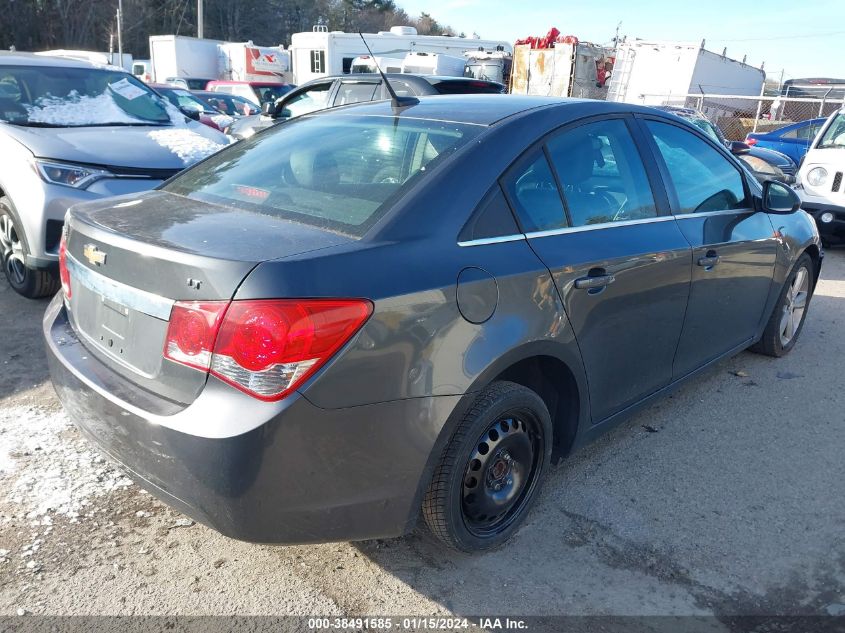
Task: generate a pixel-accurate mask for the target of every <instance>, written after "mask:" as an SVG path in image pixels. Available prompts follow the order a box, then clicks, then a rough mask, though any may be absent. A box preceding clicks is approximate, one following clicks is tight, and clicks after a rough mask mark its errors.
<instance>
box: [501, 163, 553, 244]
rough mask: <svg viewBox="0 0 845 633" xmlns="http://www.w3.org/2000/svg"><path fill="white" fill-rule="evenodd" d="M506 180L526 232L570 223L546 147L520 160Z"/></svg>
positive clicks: (510, 196)
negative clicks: (545, 150)
mask: <svg viewBox="0 0 845 633" xmlns="http://www.w3.org/2000/svg"><path fill="white" fill-rule="evenodd" d="M502 184H503V186H504V189H505V192H506V193H507V196H508V199H509V200H510V203H511V206H512V207H513V209H514V212H515V213H516V215H517V217H519V221H520V223H521V224H522V228H523V230H524V231H525V232H526V233H531V232H535V231H550V230H555V229H560V228H564V227H567V226H569V222H568V220H567V218H566V211H565V210H564V208H563V201H562V200H561V197H560V190H559V189H558V186H557V181H556V180H555V177H554V174H552V170H551V167H550V166H549V161H548V160H546V155H545V153H544V152H543V151H542V150H539V149H538V150H535V151H534V153H532V154H531V156H530V157H529V158H527V159H525V160H524V161H522V162H521V163H518V164H517V165H516V166H515V167H514V168H513V169H512V170H511V171H510V172H509V173H508V174H507V175H506V176H505V178H504V181H503V183H502Z"/></svg>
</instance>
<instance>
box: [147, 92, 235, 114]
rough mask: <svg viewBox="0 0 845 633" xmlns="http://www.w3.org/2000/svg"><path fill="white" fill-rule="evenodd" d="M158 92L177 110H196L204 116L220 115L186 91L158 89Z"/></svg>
mask: <svg viewBox="0 0 845 633" xmlns="http://www.w3.org/2000/svg"><path fill="white" fill-rule="evenodd" d="M158 92H159V93H160V94H161V96H162V97H164V98H165V99H167V100H168V101H169V102H170V103H172V104H173V105H175V106H176V107H177V108H185V109H186V110H196V111H197V112H204V113H205V114H220V112H218V111H217V110H214V109H213V108H212V107H211V106H209V105H208V104H207V103H205V102H203V101H202V100H200V99H198V98H197V97H195V96H194V95H192V94H191V93H190V92H188V91H187V90H182V89H181V88H159V89H158Z"/></svg>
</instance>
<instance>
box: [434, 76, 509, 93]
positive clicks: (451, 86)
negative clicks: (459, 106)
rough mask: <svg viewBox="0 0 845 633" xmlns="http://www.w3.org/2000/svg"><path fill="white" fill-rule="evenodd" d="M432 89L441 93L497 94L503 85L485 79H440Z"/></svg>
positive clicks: (502, 89)
mask: <svg viewBox="0 0 845 633" xmlns="http://www.w3.org/2000/svg"><path fill="white" fill-rule="evenodd" d="M434 89H435V90H436V91H437V92H439V93H440V94H442V95H462V94H488V95H490V94H499V93H501V92H503V91H504V89H505V87H504V86H503V85H501V84H496V83H488V82H486V81H473V80H472V79H469V80H466V81H460V80H458V81H440V82H437V83H436V84H434Z"/></svg>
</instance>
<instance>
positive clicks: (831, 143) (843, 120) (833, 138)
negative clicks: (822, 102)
mask: <svg viewBox="0 0 845 633" xmlns="http://www.w3.org/2000/svg"><path fill="white" fill-rule="evenodd" d="M816 147H817V148H818V149H825V148H828V147H845V111H842V110H840V111H839V112H838V113H837V114H836V115H835V116H834V117H833V121H831V122H830V125H828V126H827V129H826V130H825V131H824V134H823V135H822V137H821V138H820V139H819V144H818V145H817V146H816Z"/></svg>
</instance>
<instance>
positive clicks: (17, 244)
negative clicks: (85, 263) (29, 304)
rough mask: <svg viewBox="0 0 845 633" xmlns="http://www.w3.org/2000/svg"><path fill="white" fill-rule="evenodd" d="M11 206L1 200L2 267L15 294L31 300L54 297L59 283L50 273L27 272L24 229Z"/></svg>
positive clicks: (3, 198)
mask: <svg viewBox="0 0 845 633" xmlns="http://www.w3.org/2000/svg"><path fill="white" fill-rule="evenodd" d="M10 209H11V202H10V201H9V199H8V198H6V197H2V198H0V264H2V266H3V273H4V274H5V275H6V280H7V281H8V282H9V285H10V286H11V287H12V290H14V291H15V292H17V293H18V294H20V295H23V296H24V297H27V298H28V299H39V298H41V297H47V296H49V295H53V294H55V293H56V291H57V290H58V289H59V281H58V279H56V277H55V275H53V274H52V273H50V271H47V270H36V269H34V268H28V267H27V265H26V257H25V255H24V248H23V240H22V239H21V229H20V227H18V225H17V223H16V222H15V219H14V217H13V216H12V213H11V210H10Z"/></svg>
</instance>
